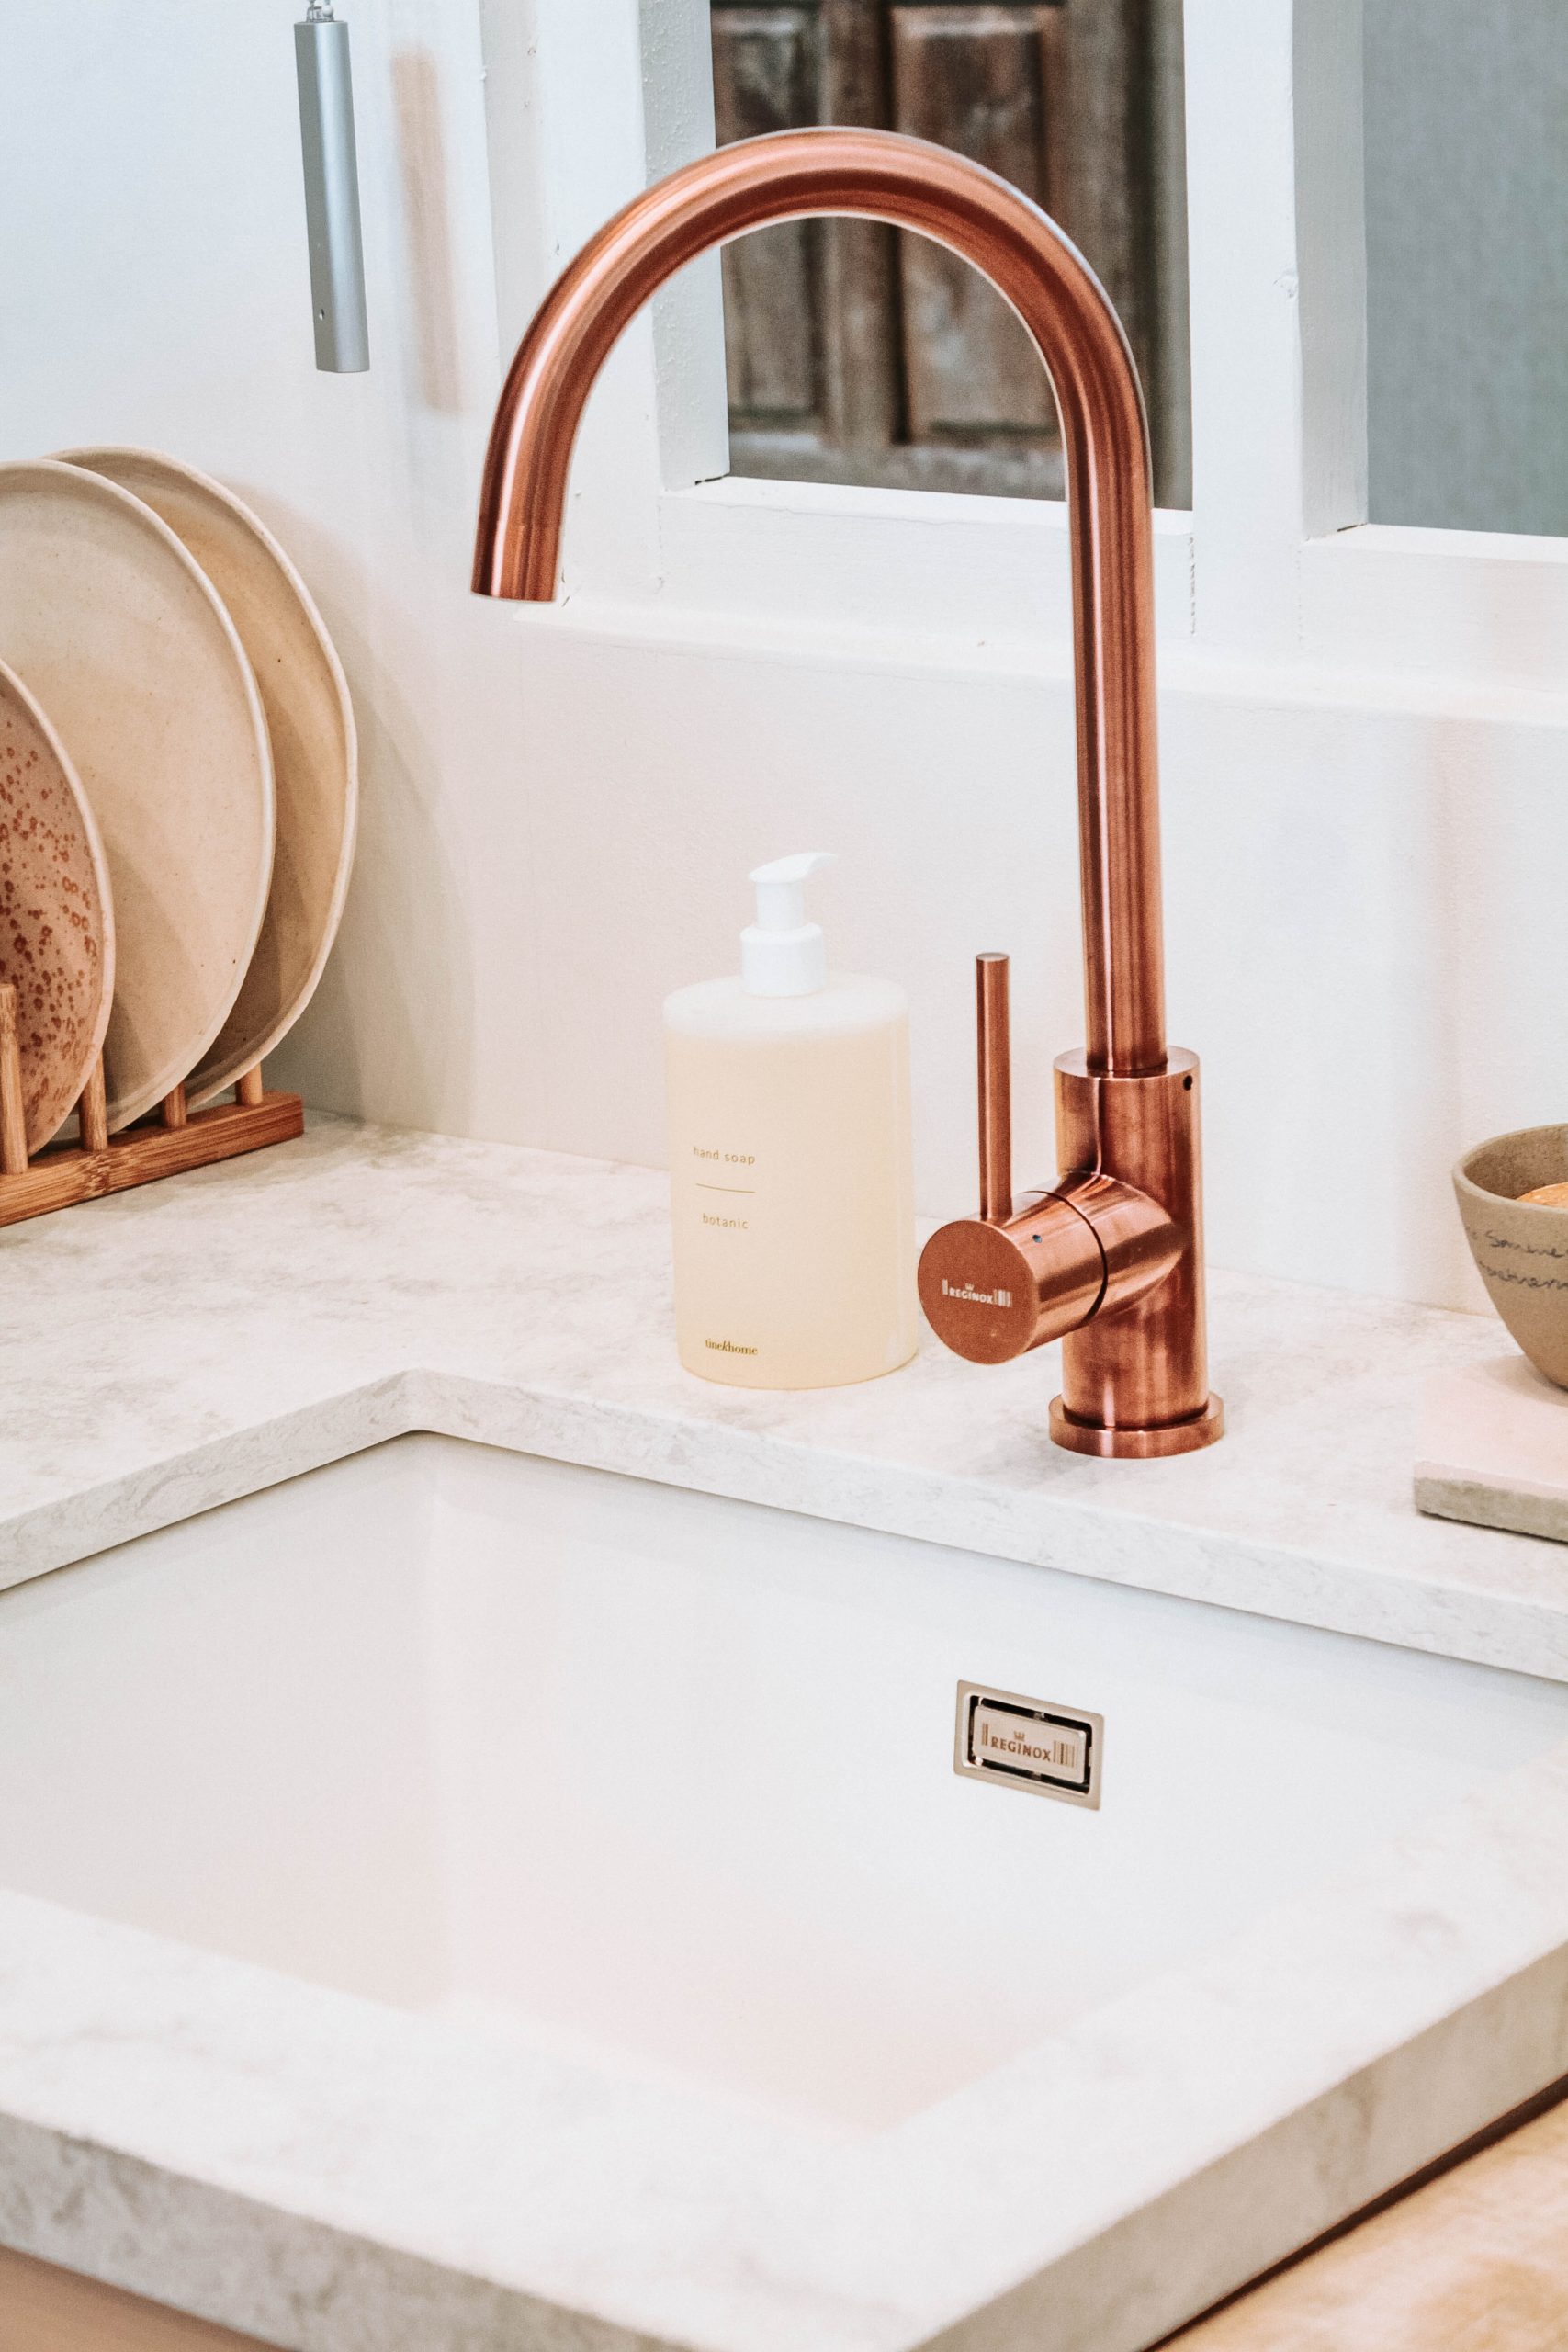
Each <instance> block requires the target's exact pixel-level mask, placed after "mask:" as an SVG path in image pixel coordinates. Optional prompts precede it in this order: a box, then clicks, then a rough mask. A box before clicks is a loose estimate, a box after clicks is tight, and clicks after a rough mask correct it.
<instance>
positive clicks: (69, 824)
mask: <svg viewBox="0 0 1568 2352" xmlns="http://www.w3.org/2000/svg"><path fill="white" fill-rule="evenodd" d="M0 980H11V981H14V982H15V984H16V989H17V1028H18V1030H19V1032H20V1035H21V1046H22V1107H23V1110H24V1112H25V1114H26V1118H27V1137H28V1154H29V1155H31V1154H32V1153H33V1152H35V1151H41V1150H42V1149H43V1147H44V1145H45V1144H46V1143H48V1141H49V1139H50V1137H51V1136H53V1135H55V1134H56V1133H57V1132H58V1131H59V1129H60V1128H61V1127H62V1125H64V1122H65V1119H66V1117H67V1115H68V1114H69V1113H70V1111H71V1109H72V1107H73V1104H74V1103H75V1102H76V1099H77V1097H78V1096H79V1095H80V1093H81V1091H82V1089H83V1088H84V1086H85V1084H86V1083H87V1080H88V1079H89V1078H90V1077H91V1076H92V1071H93V1065H94V1063H95V1062H96V1060H97V1058H98V1055H99V1052H100V1051H101V1049H102V1046H103V1042H104V1031H105V1030H106V1029H107V1027H108V1019H109V1000H110V993H111V991H112V989H113V988H114V915H113V911H112V904H111V900H110V898H109V877H108V868H107V865H106V864H105V862H104V846H103V843H102V842H101V841H100V840H99V838H98V829H97V826H96V823H95V822H94V820H93V812H92V810H91V809H90V808H89V807H88V806H87V797H86V795H85V793H84V791H83V789H82V786H81V785H80V784H79V783H78V781H77V778H76V771H75V769H74V768H73V766H72V764H71V760H70V756H69V754H68V753H67V752H66V750H65V747H64V745H63V744H62V742H61V741H60V738H59V736H58V735H57V734H56V733H55V731H54V729H53V728H52V727H51V725H50V723H49V720H48V719H47V718H45V716H44V714H43V712H42V710H41V709H40V708H39V705H38V704H37V703H36V702H35V701H34V699H33V697H32V695H30V694H28V690H27V688H26V686H24V685H23V684H22V682H21V680H20V679H19V678H18V677H17V675H16V674H15V673H14V672H13V671H10V670H7V669H6V665H5V663H4V662H0Z"/></svg>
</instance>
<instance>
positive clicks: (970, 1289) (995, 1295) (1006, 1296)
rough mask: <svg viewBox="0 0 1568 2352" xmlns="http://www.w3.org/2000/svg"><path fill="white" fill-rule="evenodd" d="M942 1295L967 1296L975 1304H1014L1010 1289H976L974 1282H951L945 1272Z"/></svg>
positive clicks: (946, 1296) (951, 1296)
mask: <svg viewBox="0 0 1568 2352" xmlns="http://www.w3.org/2000/svg"><path fill="white" fill-rule="evenodd" d="M942 1296H943V1298H966V1299H968V1300H969V1302H970V1303H971V1305H972V1306H1011V1305H1012V1293H1011V1291H1010V1290H976V1287H975V1285H974V1283H950V1282H949V1281H948V1279H947V1276H946V1275H945V1274H944V1275H943V1276H942Z"/></svg>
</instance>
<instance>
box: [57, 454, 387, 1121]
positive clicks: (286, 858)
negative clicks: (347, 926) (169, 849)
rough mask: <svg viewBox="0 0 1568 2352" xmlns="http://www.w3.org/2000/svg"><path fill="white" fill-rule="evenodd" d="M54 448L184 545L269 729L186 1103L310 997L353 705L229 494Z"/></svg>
mask: <svg viewBox="0 0 1568 2352" xmlns="http://www.w3.org/2000/svg"><path fill="white" fill-rule="evenodd" d="M62 456H63V458H64V460H65V462H66V463H68V464H70V465H73V466H83V467H85V468H86V469H88V471H89V472H92V473H95V474H102V475H103V476H104V477H105V478H106V479H107V481H115V482H118V484H119V485H120V487H121V489H122V490H128V491H130V492H131V493H132V495H133V496H134V497H137V498H140V499H141V501H142V503H143V504H144V505H147V506H150V507H152V511H153V513H154V514H156V515H162V517H163V519H164V522H165V523H167V525H168V526H169V527H170V529H171V530H172V531H175V532H176V533H177V534H178V536H179V537H180V539H181V540H182V541H183V542H184V544H185V546H186V547H187V548H189V550H190V552H191V554H192V555H193V556H194V557H195V558H196V560H197V563H199V564H200V566H201V568H202V570H203V571H205V572H206V574H207V576H208V578H209V580H210V581H211V582H212V584H213V586H214V587H215V588H216V589H217V591H218V593H219V594H220V596H221V597H222V599H223V602H224V603H225V605H227V606H228V608H229V615H230V617H231V620H232V621H233V624H234V626H235V628H237V629H238V630H239V632H240V641H241V643H242V644H243V646H244V649H245V651H246V652H247V653H248V654H249V655H250V658H251V663H252V666H253V668H254V671H255V673H256V684H257V685H258V686H259V687H260V689H261V698H262V703H263V706H264V707H265V711H266V722H267V729H268V732H269V733H270V735H271V737H272V757H273V766H274V769H275V772H276V783H277V854H276V860H275V863H274V865H273V869H272V890H271V894H270V896H269V897H268V899H267V904H266V915H265V920H264V921H263V923H262V928H261V937H260V938H259V939H258V941H257V942H256V951H255V954H254V956H253V957H252V958H251V965H250V969H249V970H248V971H247V972H246V974H245V978H244V984H243V987H242V989H241V990H240V993H239V996H238V998H237V1000H236V1001H235V1003H234V1007H233V1010H232V1011H231V1013H230V1015H229V1018H228V1020H227V1021H226V1022H225V1023H224V1024H223V1027H222V1029H221V1031H220V1034H219V1035H218V1037H217V1039H216V1041H215V1042H214V1044H213V1045H212V1046H209V1049H208V1051H207V1053H206V1055H205V1056H204V1057H203V1059H202V1064H201V1067H200V1069H198V1070H197V1072H196V1073H195V1075H194V1076H193V1077H192V1078H191V1079H190V1080H189V1081H188V1083H187V1091H188V1093H189V1097H190V1101H191V1103H192V1104H193V1106H194V1105H196V1104H198V1103H207V1102H210V1101H211V1100H212V1099H213V1098H214V1096H216V1095H218V1094H220V1093H221V1092H222V1091H223V1089H224V1088H225V1087H226V1086H230V1085H231V1084H232V1083H233V1081H234V1080H235V1079H237V1078H238V1077H239V1076H240V1075H241V1073H242V1072H243V1071H244V1070H247V1069H250V1068H251V1067H252V1065H253V1064H254V1063H255V1062H258V1061H259V1060H260V1059H261V1057H262V1056H263V1055H264V1054H269V1053H270V1052H271V1051H272V1049H273V1047H274V1046H276V1045H277V1044H278V1043H279V1041H280V1040H281V1039H282V1038H283V1037H284V1036H285V1035H287V1033H288V1030H290V1029H291V1028H292V1027H293V1025H294V1023H295V1022H296V1021H298V1020H299V1015H300V1014H301V1013H302V1012H304V1010H305V1007H306V1006H307V1005H308V1004H309V1003H310V999H311V997H312V996H313V995H314V993H315V989H316V983H317V981H318V980H319V979H320V978H321V970H322V967H323V966H324V965H325V963H326V960H327V956H328V954H329V952H330V950H331V948H332V944H333V939H334V938H335V937H336V936H337V927H338V924H339V922H341V920H342V918H343V902H344V897H345V895H346V893H347V889H348V876H349V869H350V867H351V866H352V865H353V862H354V837H355V820H356V818H357V815H358V803H359V775H358V752H357V744H356V741H355V726H354V706H353V704H352V703H351V702H350V700H349V695H348V682H347V680H346V679H345V678H344V674H343V665H342V663H341V662H339V660H338V658H337V654H336V651H335V650H334V649H333V642H332V639H330V638H329V636H328V635H327V631H326V627H325V624H324V623H323V621H322V619H321V615H320V613H318V612H317V610H316V607H315V605H314V604H313V603H312V602H311V600H310V591H309V590H308V589H307V587H306V586H305V583H304V582H303V581H302V580H301V579H300V577H299V573H298V572H297V571H295V569H294V566H293V565H292V564H291V563H290V562H289V560H288V557H287V556H286V555H285V553H284V551H283V549H282V548H280V547H279V546H278V544H277V541H276V539H275V538H274V537H273V536H272V534H271V532H270V531H268V530H267V528H266V526H265V524H263V523H262V522H260V521H259V520H258V518H257V517H256V516H255V515H253V514H252V513H251V511H250V509H249V507H247V506H243V505H242V504H241V503H240V501H239V500H238V499H237V498H236V497H235V496H234V495H233V493H232V492H231V491H227V490H225V489H224V488H223V486H222V484H221V483H220V482H216V481H211V480H210V479H209V477H208V476H207V475H206V474H202V473H197V471H196V470H195V469H194V468H193V467H190V466H185V465H180V464H178V463H177V462H176V460H175V458H165V457H161V456H159V455H158V453H157V452H156V451H154V450H152V449H68V450H65V451H63V452H62Z"/></svg>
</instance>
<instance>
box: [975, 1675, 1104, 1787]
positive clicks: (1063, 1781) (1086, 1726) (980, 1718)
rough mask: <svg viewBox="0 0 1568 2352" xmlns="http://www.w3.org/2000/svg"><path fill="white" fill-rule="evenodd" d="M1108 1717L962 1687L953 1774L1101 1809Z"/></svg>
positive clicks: (1014, 1694)
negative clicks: (956, 1773) (1101, 1781)
mask: <svg viewBox="0 0 1568 2352" xmlns="http://www.w3.org/2000/svg"><path fill="white" fill-rule="evenodd" d="M1104 1751H1105V1718H1104V1716H1103V1715H1095V1714H1089V1713H1087V1712H1086V1711H1085V1710H1084V1709H1083V1708H1081V1707H1059V1706H1057V1705H1055V1702H1052V1701H1050V1700H1047V1699H1025V1698H1023V1697H1022V1696H1021V1694H1020V1693H1019V1692H1018V1691H993V1690H991V1689H990V1688H989V1686H988V1685H987V1684H985V1683H981V1682H961V1683H960V1684H959V1686H958V1724H957V1732H956V1736H955V1739H954V1743H953V1770H954V1771H955V1772H959V1773H962V1774H963V1776H964V1779H965V1780H969V1781H998V1782H999V1783H1000V1784H1001V1786H1002V1787H1003V1788H1008V1789H1027V1790H1029V1791H1031V1792H1032V1794H1034V1795H1035V1796H1041V1797H1055V1799H1056V1800H1057V1802H1058V1804H1084V1805H1089V1807H1090V1808H1091V1809H1092V1810H1094V1811H1096V1812H1098V1811H1099V1808H1100V1761H1101V1758H1102V1757H1103V1755H1104Z"/></svg>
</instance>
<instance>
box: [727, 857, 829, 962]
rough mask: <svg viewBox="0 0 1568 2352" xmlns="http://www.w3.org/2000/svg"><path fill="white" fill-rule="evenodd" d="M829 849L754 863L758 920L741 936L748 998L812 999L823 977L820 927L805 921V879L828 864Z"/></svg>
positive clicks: (824, 953)
mask: <svg viewBox="0 0 1568 2352" xmlns="http://www.w3.org/2000/svg"><path fill="white" fill-rule="evenodd" d="M832 855H833V854H832V852H831V850H823V849H808V850H802V851H801V852H800V854H798V855H797V856H795V857H777V858H775V859H774V860H773V864H772V865H759V866H758V867H756V868H755V870H754V871H753V872H752V874H751V875H750V876H749V879H750V880H751V881H752V882H754V883H755V884H756V886H757V920H756V922H754V923H750V924H749V925H748V926H747V928H746V929H745V930H744V931H743V932H742V933H741V934H740V979H741V985H742V986H743V987H744V989H746V992H747V994H748V995H749V996H814V995H815V994H816V992H817V990H818V989H819V988H821V987H822V986H823V985H824V984H825V982H826V980H827V978H828V951H827V946H826V944H825V942H824V940H823V937H822V926H821V924H820V923H816V922H807V920H806V879H807V875H810V874H815V873H816V871H817V869H818V866H819V865H831V863H832Z"/></svg>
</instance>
